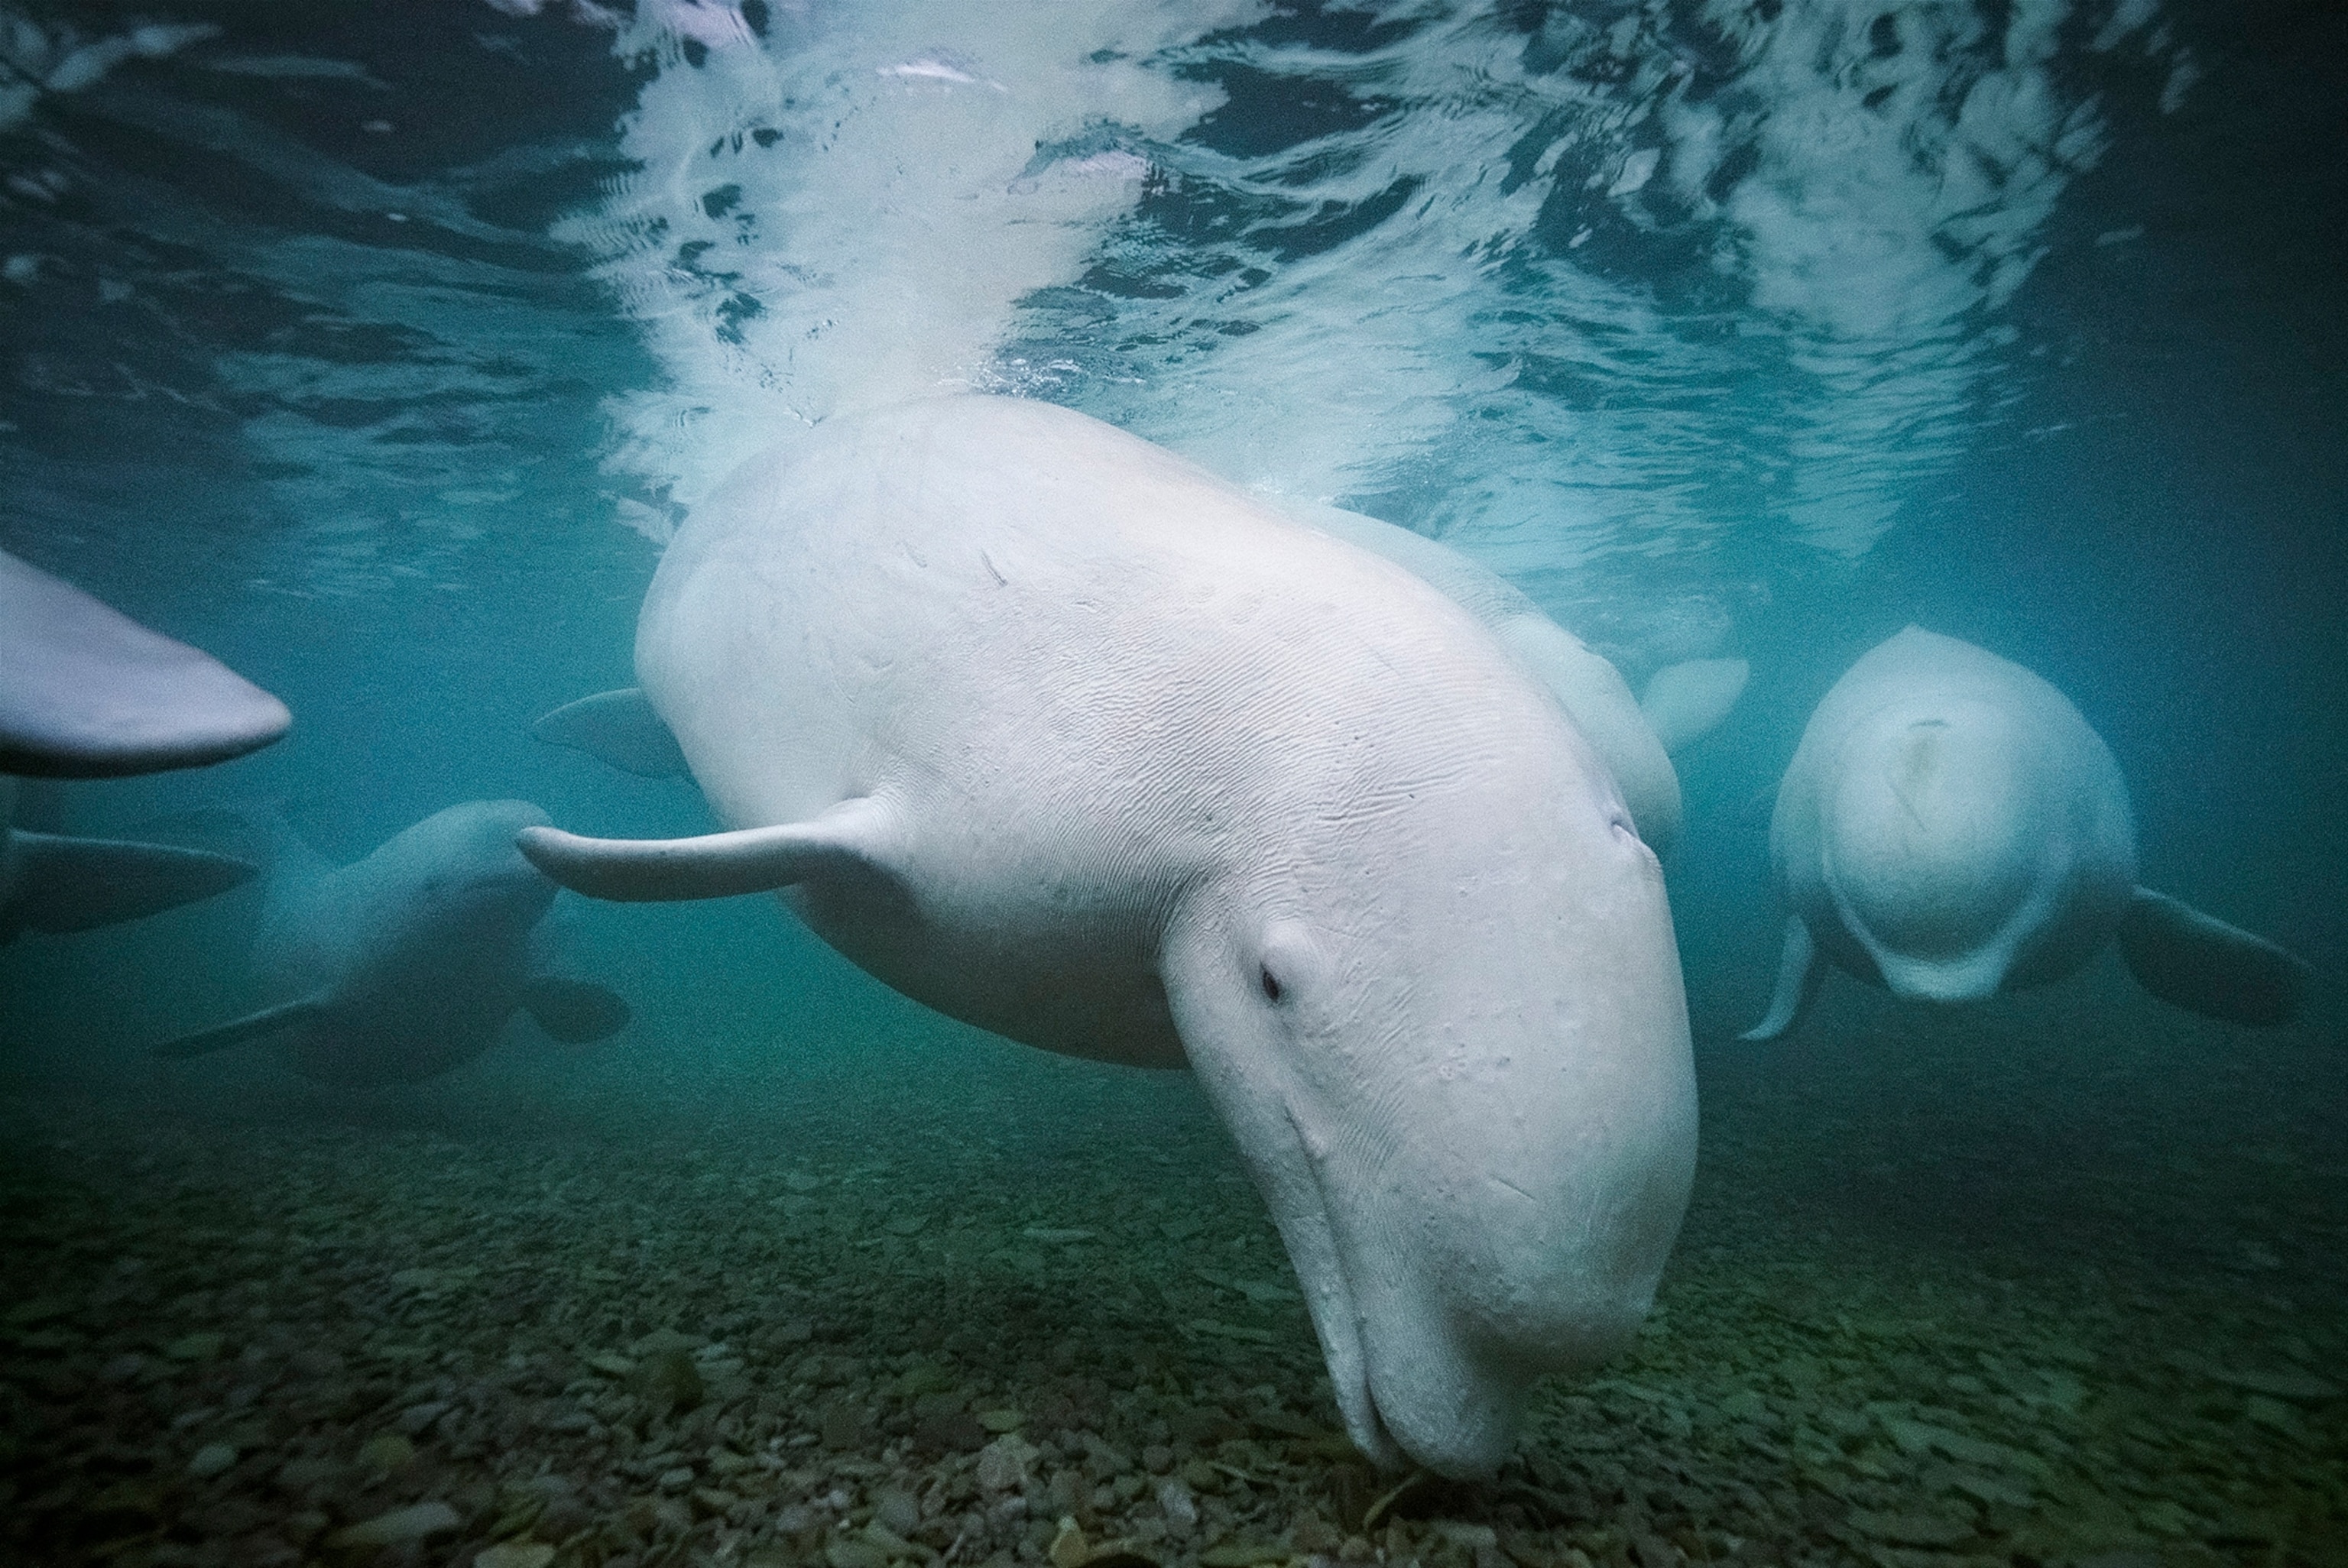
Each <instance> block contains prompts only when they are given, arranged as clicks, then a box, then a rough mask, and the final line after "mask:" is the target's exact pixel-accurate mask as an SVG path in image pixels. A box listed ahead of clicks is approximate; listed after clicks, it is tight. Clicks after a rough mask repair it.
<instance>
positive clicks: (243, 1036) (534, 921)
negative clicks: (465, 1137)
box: [155, 800, 628, 1087]
mask: <svg viewBox="0 0 2348 1568" xmlns="http://www.w3.org/2000/svg"><path fill="white" fill-rule="evenodd" d="M545 821H546V815H545V814H544V813H543V812H541V811H540V810H539V809H538V808H537V807H536V806H534V805H531V804H528V803H527V802H524V801H511V800H503V801H471V802H468V803H467V804H463V805H452V806H450V807H448V809H447V810H445V811H440V812H436V813H435V814H434V815H430V816H428V817H426V818H425V819H424V820H423V821H422V822H419V823H417V824H415V825H413V826H410V827H408V828H407V829H405V830H403V831H402V832H400V833H399V834H398V835H396V836H394V837H393V838H391V839H390V840H389V841H388V842H386V843H385V844H384V845H381V846H380V847H378V848H377V849H376V851H375V852H374V853H373V854H371V855H368V856H366V858H364V859H362V860H359V861H356V862H355V863H354V864H352V865H349V866H339V867H337V866H328V865H327V864H326V863H325V862H324V861H323V860H320V859H319V858H318V857H317V856H314V855H313V854H311V853H310V852H309V851H308V850H307V849H306V848H304V846H302V845H300V843H299V842H298V841H297V840H295V839H294V838H293V835H291V834H290V833H283V832H281V833H280V834H279V835H278V837H279V840H280V846H279V851H278V854H277V856H276V862H275V864H274V865H273V866H272V867H271V871H270V877H269V882H268V887H267V898H266V902H265V905H264V907H263V914H262V921H261V927H260V930H259V932H258V934H257V936H256V937H255V938H254V944H253V968H254V971H255V973H256V975H257V977H258V978H259V980H260V983H261V986H262V988H263V994H264V997H265V999H266V1003H267V1005H265V1006H263V1008H261V1009H259V1010H258V1011H255V1012H252V1013H249V1014H247V1015H246V1016H244V1017H242V1018H240V1019H236V1020H232V1021H231V1022H229V1023H224V1024H221V1025H219V1026H217V1027H216V1028H212V1029H208V1030H202V1031H201V1032H199V1033H195V1034H191V1035H186V1036H182V1037H181V1038H180V1039H178V1040H171V1041H169V1042H167V1043H165V1044H163V1045H160V1046H158V1047H156V1048H155V1053H156V1054H157V1055H158V1056H161V1057H165V1058H185V1057H194V1056H202V1055H205V1054H207V1053H209V1052H211V1051H215V1050H224V1049H226V1048H228V1047H230V1046H233V1045H241V1044H243V1043H244V1042H246V1041H248V1040H260V1039H263V1038H266V1037H271V1036H276V1037H280V1038H281V1039H282V1040H283V1042H284V1043H285V1045H286V1046H287V1048H288V1049H289V1050H290V1052H291V1057H292V1061H293V1067H294V1070H295V1071H298V1072H300V1073H301V1074H302V1075H303V1076H304V1077H306V1078H311V1079H314V1080H317V1081H321V1082H326V1083H336V1084H345V1085H351V1086H355V1087H369V1086H374V1085H379V1084H386V1083H412V1082H416V1081H421V1080H423V1079H427V1078H433V1077H437V1076H438V1075H439V1074H440V1073H443V1072H447V1071H449V1070H450V1069H452V1068H454V1067H457V1066H459V1065H461V1064H462V1063H464V1062H467V1061H471V1060H472V1059H473V1058H474V1057H476V1056H479V1054H481V1052H483V1051H485V1050H489V1047H490V1046H492V1045H494V1044H495V1043H496V1042H497V1040H498V1037H499V1034H500V1033H501V1032H503V1030H504V1029H505V1026H506V1022H507V1020H509V1019H510V1018H511V1017H512V1016H513V1014H514V1012H515V1011H516V1010H517V1009H522V1010H527V1011H528V1012H529V1013H530V1016H531V1017H532V1018H534V1019H536V1020H538V1022H539V1025H540V1027H541V1028H542V1029H544V1030H546V1032H547V1033H549V1034H551V1035H552V1036H553V1037H554V1038H555V1039H557V1040H563V1041H565V1042H568V1043H574V1044H583V1043H586V1042H588V1041H592V1040H602V1039H604V1038H606V1037H608V1036H610V1035H612V1034H613V1033H616V1032H617V1031H618V1030H620V1029H621V1028H622V1027H623V1025H624V1024H625V1023H626V1022H627V1020H628V1009H627V1004H626V1003H624V1002H623V1001H622V1000H621V999H619V998H618V997H616V996H614V995H613V994H612V993H611V992H610V991H608V990H606V989H603V988H602V987H601V986H595V985H589V984H587V983H585V982H583V981H580V980H568V979H557V978H555V977H553V976H551V975H549V974H546V973H544V972H543V965H544V961H545V958H546V956H547V955H546V941H545V934H544V932H543V931H542V929H541V926H540V921H541V919H542V918H543V917H544V916H545V915H546V912H547V909H548V907H549V906H551V904H552V903H553V901H554V894H555V889H554V885H553V884H552V883H551V882H549V881H548V880H547V879H546V878H545V877H544V876H541V875H540V874H539V873H538V871H537V870H536V869H535V868H534V867H532V866H530V863H529V862H528V861H527V860H525V859H523V858H522V856H521V855H520V852H518V851H517V850H516V849H515V847H514V835H515V834H517V833H518V832H520V830H521V829H523V828H525V827H529V826H530V825H534V824H540V823H543V822H545Z"/></svg>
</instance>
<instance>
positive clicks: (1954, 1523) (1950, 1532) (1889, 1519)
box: [1850, 1508, 1973, 1546]
mask: <svg viewBox="0 0 2348 1568" xmlns="http://www.w3.org/2000/svg"><path fill="white" fill-rule="evenodd" d="M1850 1527H1851V1528H1852V1529H1853V1530H1856V1531H1858V1532H1859V1533H1860V1534H1861V1535H1864V1536H1867V1537H1869V1539H1871V1540H1875V1541H1884V1542H1890V1543H1891V1544H1892V1545H1894V1546H1953V1545H1955V1544H1956V1543H1957V1542H1960V1541H1963V1540H1966V1539H1968V1538H1969V1537H1971V1536H1972V1533H1973V1527H1972V1524H1971V1523H1970V1522H1964V1521H1961V1520H1957V1519H1952V1518H1950V1517H1948V1516H1946V1515H1943V1514H1937V1513H1912V1512H1903V1513H1890V1512H1873V1511H1871V1510H1869V1509H1864V1508H1855V1509H1853V1510H1851V1512H1850Z"/></svg>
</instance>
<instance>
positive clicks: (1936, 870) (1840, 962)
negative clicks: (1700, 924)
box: [1743, 626, 2309, 1040]
mask: <svg viewBox="0 0 2348 1568" xmlns="http://www.w3.org/2000/svg"><path fill="white" fill-rule="evenodd" d="M1769 859H1770V866H1771V870H1772V875H1773V876H1774V879H1775V883H1776V892H1777V897H1778V899H1779V901H1780V902H1781V904H1782V905H1783V907H1785V909H1786V910H1787V917H1786V927H1785V938H1784V946H1783V950H1782V953H1781V956H1780V958H1779V964H1778V977H1777V987H1776V995H1775V996H1774V998H1773V999H1771V1001H1770V1004H1769V1010H1768V1013H1767V1015H1766V1017H1764V1018H1763V1019H1762V1020H1761V1021H1760V1022H1759V1023H1758V1024H1756V1025H1755V1026H1754V1027H1753V1028H1752V1029H1751V1030H1747V1031H1746V1033H1745V1035H1744V1036H1743V1038H1744V1039H1746V1040H1774V1039H1776V1038H1777V1037H1778V1036H1780V1035H1782V1034H1784V1033H1785V1032H1786V1031H1787V1030H1788V1029H1790V1028H1792V1027H1793V1025H1794V1024H1795V1022H1796V1021H1797V1019H1798V1018H1799V1017H1800V1015H1801V1013H1802V1012H1803V1010H1804V1009H1806V1008H1807V1006H1808V1004H1809V1002H1810V1001H1811V999H1813V998H1814V997H1815V996H1816V995H1817V991H1818V984H1819V982H1820V980H1821V979H1822V978H1823V974H1824V970H1823V969H1822V968H1820V966H1819V963H1818V960H1819V959H1820V958H1826V959H1827V960H1828V961H1830V962H1831V963H1833V964H1834V965H1835V966H1836V967H1838V968H1842V969H1844V970H1846V971H1848V972H1849V973H1850V974H1853V975H1857V976H1859V978H1860V979H1867V980H1870V981H1873V982H1874V983H1876V984H1878V985H1881V986H1885V987H1887V988H1889V989H1890V990H1891V991H1892V992H1893V993H1894V994H1895V995H1898V996H1901V997H1910V998H1918V999H1926V1000H1931V1001H1941V1002H1964V1001H1975V1000H1979V999H1982V998H1983V997H1987V996H1990V995H1993V994H1994V993H1996V992H1999V991H2006V990H2019V989H2024V988H2027V987H2032V986H2041V985H2045V984H2048V983H2050V982H2052V981H2055V980H2059V979H2063V978H2064V977H2065V976H2066V975H2069V974H2071V973H2073V972H2074V971H2075V970H2076V969H2077V968H2079V967H2080V966H2081V965H2083V964H2085V962H2086V961H2087V960H2088V959H2089V958H2092V957H2094V956H2095V954H2096V953H2097V952H2098V951H2100V950H2101V949H2102V948H2104V946H2105V945H2106V943H2109V942H2111V941H2114V940H2115V939H2116V940H2117V942H2118V943H2119V948H2120V954H2121V956H2122V958H2125V959H2126V960H2127V967H2128V971H2129V972H2130V973H2131V974H2133V975H2134V976H2135V977H2136V979H2137V983H2138V984H2140V985H2142V986H2143V987H2144V988H2145V989H2147V990H2148V991H2150V992H2151V993H2152V994H2153V995H2155V996H2157V997H2159V998H2160V999H2162V1000H2164V1001H2168V1002H2172V1003H2175V1004H2176V1005H2178V1006H2179V1007H2183V1008H2187V1009H2191V1010H2193V1011H2196V1012H2199V1013H2203V1014H2206V1015H2208V1016H2209V1017H2212V1018H2219V1019H2226V1020H2233V1021H2236V1022H2241V1023H2251V1024H2273V1023H2281V1022H2284V1021H2286V1020H2290V1019H2291V1018H2292V1017H2293V1016H2295V1015H2296V1014H2297V1012H2298V1010H2299V1009H2300V1005H2301V1002H2302V998H2303V996H2304V993H2305V990H2306V985H2307V979H2308V973H2309V970H2308V967H2307V965H2306V964H2305V963H2304V962H2302V960H2301V959H2299V958H2295V957H2294V956H2292V955H2291V954H2290V953H2288V952H2285V951H2284V950H2283V949H2282V948H2279V947H2277V946H2275V945H2274V944H2273V943H2271V942H2270V941H2267V940H2266V939H2265V938H2260V937H2256V936H2253V935H2251V934H2250V932H2248V931H2243V930H2240V929H2238V928H2236V927H2232V926H2230V925H2227V924H2226V923H2225V922H2223V921H2221V920H2219V919H2217V918H2215V917H2211V916H2209V915H2205V914H2203V913H2201V912H2200V911H2199V910H2198V909H2194V908H2192V907H2188V906H2187V905H2185V904H2182V903H2180V902H2178V900H2177V899H2175V898H2171V897H2168V896H2167V895H2165V894H2161V893H2156V892H2154V891H2152V890H2151V889H2150V888H2147V887H2143V886H2138V885H2137V880H2136V875H2137V863H2136V825H2135V818H2134V815H2133V814H2132V813H2131V811H2130V809H2129V804H2128V794H2127V784H2126V782H2125V781H2124V780H2123V779H2122V778H2121V776H2120V770H2119V764H2117V763H2116V762H2115V761H2114V760H2113V758H2112V754H2111V751H2110V749H2109V748H2108V747H2106V745H2105V744H2104V742H2103V739H2102V737H2100V736H2098V735H2097V734H2096V733H2095V731H2094V730H2092V729H2090V728H2089V727H2088V725H2087V721H2086V720H2085V718H2083V717H2082V716H2081V715H2080V713H2079V711H2078V709H2076V708H2075V707H2074V706H2072V704H2071V702H2070V700H2069V699H2068V698H2066V697H2065V696H2064V695H2063V694H2062V693H2061V692H2058V691H2056V690H2055V688H2054V687H2053V686H2051V685H2049V684H2048V683H2047V682H2045V681H2044V680H2042V679H2040V678H2039V677H2038V676H2036V675H2034V674H2033V673H2032V672H2031V671H2028V670H2025V669H2024V668H2023V667H2022V666H2021V665H2019V664H2015V663H2013V662H2012V661H2008V660H2004V659H2001V658H1999V657H1997V655H1995V654H1993V653H1990V652H1987V651H1984V650H1982V649H1980V648H1976V647H1974V646H1973V645H1972V644H1971V643H1969V642H1961V641H1958V640H1956V639H1955V638H1952V637H1942V636H1940V635H1938V634H1937V633H1934V632H1931V631H1926V630H1921V628H1918V627H1913V626H1911V627H1909V628H1908V629H1907V630H1904V631H1901V632H1900V633H1899V634H1898V635H1897V636H1894V637H1892V638H1891V639H1890V640H1889V641H1885V642H1883V643H1880V644H1879V645H1878V646H1877V647H1876V648H1874V649H1873V650H1871V651H1869V652H1868V653H1867V654H1866V655H1865V656H1864V657H1862V658H1861V659H1860V660H1859V662H1857V663H1856V664H1854V665H1852V666H1851V667H1850V669H1849V671H1846V672H1845V673H1844V675H1843V676H1842V678H1841V679H1840V680H1839V681H1838V682H1835V684H1834V686H1833V688H1832V689H1831V690H1829V691H1828V692H1827V694H1826V697H1825V699H1824V700H1823V701H1822V702H1819V704H1818V710H1817V712H1814V713H1813V714H1812V715H1811V716H1810V721H1809V723H1808V725H1807V728H1805V729H1804V730H1803V732H1802V739H1801V743H1800V744H1799V745H1798V746H1797V748H1796V750H1795V752H1794V758H1793V761H1792V763H1791V764H1789V765H1788V766H1787V769H1786V776H1785V779H1784V781H1783V782H1782V783H1781V784H1779V785H1778V789H1777V804H1776V812H1775V814H1774V815H1773V816H1772V818H1771V820H1770V825H1769Z"/></svg>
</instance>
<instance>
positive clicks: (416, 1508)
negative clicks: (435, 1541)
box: [326, 1502, 463, 1551]
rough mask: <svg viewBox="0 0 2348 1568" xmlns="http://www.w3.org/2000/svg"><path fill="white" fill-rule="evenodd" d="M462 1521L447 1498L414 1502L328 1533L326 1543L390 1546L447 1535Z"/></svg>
mask: <svg viewBox="0 0 2348 1568" xmlns="http://www.w3.org/2000/svg"><path fill="white" fill-rule="evenodd" d="M462 1523H463V1521H462V1520H460V1519H458V1517H457V1511H456V1510H455V1509H453V1508H451V1507H449V1506H448V1504H447V1503H445V1502H418V1503H412V1504H410V1505H409V1506H407V1507H406V1508H395V1509H392V1510H390V1511H389V1512H385V1513H378V1514H376V1516H375V1517H374V1518H373V1519H369V1520H366V1521H363V1522H360V1523H357V1524H354V1525H351V1526H349V1527H347V1528H346V1529H342V1530H337V1531H335V1532H334V1533H333V1534H332V1535H329V1536H328V1537H326V1544H327V1546H328V1547H330V1548H332V1549H334V1550H335V1551H345V1550H347V1549H349V1548H351V1547H354V1546H391V1545H396V1544H397V1543H398V1542H402V1541H421V1540H423V1539H425V1537H427V1536H430V1535H445V1534H447V1533H448V1532H449V1531H451V1530H454V1529H456V1528H457V1527H458V1525H460V1524H462Z"/></svg>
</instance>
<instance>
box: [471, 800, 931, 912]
mask: <svg viewBox="0 0 2348 1568" xmlns="http://www.w3.org/2000/svg"><path fill="white" fill-rule="evenodd" d="M886 820H887V812H886V810H885V808H883V807H882V806H881V805H880V803H878V802H877V801H872V800H852V801H847V802H843V803H842V804H839V805H837V806H834V807H833V808H832V809H831V810H829V811H828V812H826V813H824V814H823V815H821V816H819V817H818V818H817V819H816V820H815V821H813V822H809V823H784V824H781V825H778V826H774V827H746V828H741V829H738V830H736V831H735V832H732V833H711V834H704V835H701V836H699V837H697V838H582V837H580V836H579V835H576V834H570V833H564V832H563V831H561V829H560V828H554V827H526V828H524V829H522V830H521V833H520V836H519V837H518V839H517V840H516V842H517V843H518V844H519V845H520V847H521V852H522V854H523V855H525V856H528V857H529V859H530V864H531V865H533V866H537V867H538V868H539V869H540V870H541V871H542V872H544V873H545V874H546V875H547V876H549V877H550V878H551V879H552V880H554V881H556V882H558V883H560V884H561V885H562V886H565V887H568V888H570V889H572V891H573V892H576V893H583V894H585V895H587V897H591V898H606V899H610V900H613V902H616V903H623V904H646V903H675V902H676V901H678V900H681V899H692V898H732V897H738V896H740V895H742V894H745V893H773V892H776V891H778V890H779V889H781V888H785V887H792V886H798V884H799V883H802V882H805V881H808V880H809V879H810V878H813V877H817V876H823V875H824V874H825V873H826V872H839V871H844V870H849V869H851V868H858V867H862V866H868V865H870V862H871V859H872V856H873V855H874V853H875V851H876V850H877V849H878V847H879V838H880V831H881V828H882V825H883V824H884V823H885V822H886Z"/></svg>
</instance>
